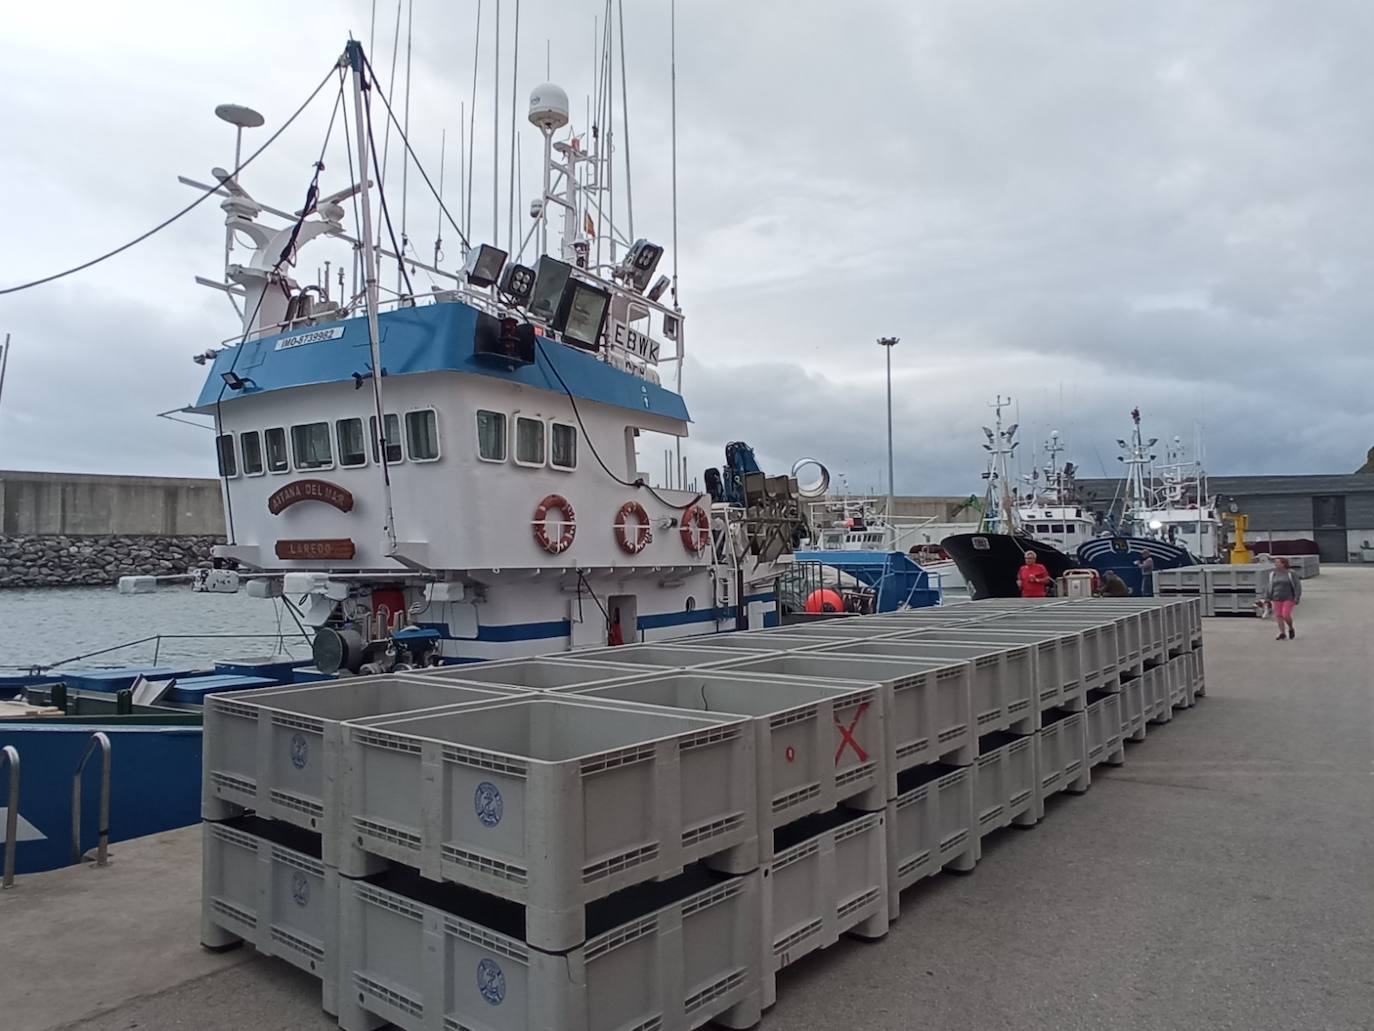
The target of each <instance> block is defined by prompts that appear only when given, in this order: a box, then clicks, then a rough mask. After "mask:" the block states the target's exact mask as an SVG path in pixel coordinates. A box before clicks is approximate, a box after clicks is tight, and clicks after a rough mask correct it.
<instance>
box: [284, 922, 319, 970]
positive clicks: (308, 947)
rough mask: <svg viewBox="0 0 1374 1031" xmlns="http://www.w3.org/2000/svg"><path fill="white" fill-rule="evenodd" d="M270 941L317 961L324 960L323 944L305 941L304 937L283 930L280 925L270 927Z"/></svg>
mask: <svg viewBox="0 0 1374 1031" xmlns="http://www.w3.org/2000/svg"><path fill="white" fill-rule="evenodd" d="M272 941H274V942H276V943H277V944H278V945H281V946H284V947H285V948H288V949H290V950H292V951H293V952H298V953H300V954H301V955H302V956H305V957H307V958H309V959H313V960H314V961H315V962H317V963H320V962H323V961H324V948H323V946H320V945H317V944H315V943H314V942H312V941H307V940H306V939H305V938H301V937H299V936H298V935H294V934H292V933H291V932H290V931H284V930H282V929H281V928H280V927H274V928H272Z"/></svg>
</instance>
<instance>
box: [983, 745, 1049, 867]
mask: <svg viewBox="0 0 1374 1031" xmlns="http://www.w3.org/2000/svg"><path fill="white" fill-rule="evenodd" d="M1036 760H1037V754H1036V747H1035V736H1034V735H1016V734H1005V733H996V734H988V735H986V736H984V737H983V738H982V739H980V740H979V742H978V760H977V761H976V762H975V763H974V771H973V815H974V822H975V825H976V827H977V837H978V838H979V840H980V842H981V839H982V838H984V837H986V836H987V835H988V834H991V833H992V832H993V831H995V830H997V829H999V828H1001V827H1007V826H1010V825H1012V824H1016V825H1017V826H1021V827H1032V826H1034V825H1035V823H1036V821H1037V820H1039V819H1040V817H1041V815H1042V814H1043V813H1044V805H1043V802H1042V800H1041V798H1040V776H1039V772H1038V770H1037V767H1036ZM980 853H981V845H980Z"/></svg>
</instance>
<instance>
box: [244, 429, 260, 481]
mask: <svg viewBox="0 0 1374 1031" xmlns="http://www.w3.org/2000/svg"><path fill="white" fill-rule="evenodd" d="M239 450H240V451H242V452H243V475H244V476H261V475H262V434H260V433H258V431H257V430H252V431H250V432H248V433H240V434H239Z"/></svg>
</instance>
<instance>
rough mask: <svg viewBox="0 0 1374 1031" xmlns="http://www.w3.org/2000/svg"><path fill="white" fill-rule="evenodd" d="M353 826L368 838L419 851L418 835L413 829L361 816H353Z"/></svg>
mask: <svg viewBox="0 0 1374 1031" xmlns="http://www.w3.org/2000/svg"><path fill="white" fill-rule="evenodd" d="M353 826H354V827H356V828H357V830H358V833H360V834H365V835H367V836H368V837H369V838H373V839H375V840H378V841H384V842H386V843H387V844H390V845H395V846H396V847H398V848H404V849H407V850H408V851H411V852H418V851H420V835H418V834H416V833H415V832H414V831H408V830H404V829H402V828H400V827H395V826H392V825H391V824H388V823H382V822H381V821H379V820H365V819H363V818H362V817H361V816H355V817H353Z"/></svg>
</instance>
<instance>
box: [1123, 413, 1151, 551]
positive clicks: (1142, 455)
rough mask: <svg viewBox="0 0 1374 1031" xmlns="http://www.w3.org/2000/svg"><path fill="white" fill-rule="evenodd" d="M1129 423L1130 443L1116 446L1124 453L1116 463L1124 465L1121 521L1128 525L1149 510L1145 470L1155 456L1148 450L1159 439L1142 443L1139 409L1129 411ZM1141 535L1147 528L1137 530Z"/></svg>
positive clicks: (1142, 527) (1124, 442)
mask: <svg viewBox="0 0 1374 1031" xmlns="http://www.w3.org/2000/svg"><path fill="white" fill-rule="evenodd" d="M1131 422H1132V423H1134V426H1133V428H1132V430H1131V441H1130V443H1129V444H1128V443H1127V442H1126V441H1124V440H1118V441H1117V444H1118V445H1120V447H1121V449H1122V450H1123V451H1124V452H1125V454H1123V455H1118V456H1117V461H1118V462H1123V463H1125V465H1126V509H1125V512H1124V513H1123V519H1122V521H1123V522H1124V523H1126V524H1127V528H1128V529H1129V524H1130V522H1131V521H1132V520H1139V519H1141V518H1142V514H1143V513H1144V512H1146V511H1148V510H1149V508H1150V494H1149V487H1147V485H1146V483H1145V468H1146V467H1147V466H1148V465H1150V463H1151V462H1153V461H1154V460H1155V457H1156V456H1155V455H1153V454H1151V453H1150V448H1152V447H1154V446H1155V445H1156V444H1158V443H1159V438H1157V437H1151V438H1150V439H1149V441H1148V442H1146V441H1144V440H1143V438H1142V436H1141V432H1140V409H1139V408H1132V409H1131ZM1137 529H1138V530H1139V531H1140V533H1141V534H1142V535H1143V534H1144V532H1145V531H1146V530H1148V529H1149V527H1148V526H1141V527H1138V528H1137Z"/></svg>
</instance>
